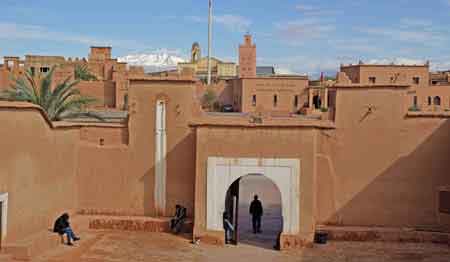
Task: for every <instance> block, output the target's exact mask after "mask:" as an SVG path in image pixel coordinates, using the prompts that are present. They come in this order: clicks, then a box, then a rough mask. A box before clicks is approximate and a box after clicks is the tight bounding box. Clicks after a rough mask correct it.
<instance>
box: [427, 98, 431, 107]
mask: <svg viewBox="0 0 450 262" xmlns="http://www.w3.org/2000/svg"><path fill="white" fill-rule="evenodd" d="M428 105H429V106H431V96H429V97H428Z"/></svg>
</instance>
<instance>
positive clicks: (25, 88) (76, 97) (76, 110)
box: [0, 67, 99, 121]
mask: <svg viewBox="0 0 450 262" xmlns="http://www.w3.org/2000/svg"><path fill="white" fill-rule="evenodd" d="M54 70H55V67H53V68H52V69H51V70H50V71H49V72H48V73H46V74H45V75H43V76H41V75H39V76H35V75H34V73H33V72H32V71H31V70H27V71H26V72H25V77H20V78H17V79H14V82H15V83H13V84H12V86H11V88H10V89H8V90H5V91H3V92H2V93H1V94H0V98H1V99H5V100H8V101H21V102H30V103H33V104H35V105H38V106H40V107H41V108H42V109H43V110H44V111H45V112H46V113H47V116H48V117H49V119H50V120H52V121H58V120H61V119H62V118H71V117H77V116H83V115H84V116H91V117H95V118H99V117H98V116H96V115H95V114H93V113H89V112H83V111H82V110H83V108H84V107H85V106H86V105H89V104H91V103H93V102H95V101H96V99H94V98H91V97H86V96H82V95H81V93H80V91H79V90H78V89H75V88H74V87H75V86H76V85H77V84H78V83H79V80H75V81H71V80H70V79H71V77H68V78H67V79H65V80H64V81H63V82H61V83H59V84H56V87H55V88H54V89H52V79H53V73H54ZM36 80H37V81H36Z"/></svg>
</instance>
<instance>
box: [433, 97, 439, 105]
mask: <svg viewBox="0 0 450 262" xmlns="http://www.w3.org/2000/svg"><path fill="white" fill-rule="evenodd" d="M433 104H434V105H435V106H440V105H441V98H440V97H439V96H436V97H434V99H433Z"/></svg>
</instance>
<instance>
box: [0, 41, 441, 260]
mask: <svg viewBox="0 0 450 262" xmlns="http://www.w3.org/2000/svg"><path fill="white" fill-rule="evenodd" d="M197 52H199V46H197V45H194V46H193V59H192V60H193V61H191V62H190V63H186V65H185V66H183V65H180V66H179V69H178V70H176V71H172V72H163V73H159V74H151V75H150V74H145V73H144V70H143V68H140V67H131V66H127V65H126V64H124V63H119V62H117V60H115V59H113V58H111V48H110V47H92V48H91V51H90V54H89V58H88V59H65V58H64V57H47V56H26V57H25V60H24V61H22V60H20V59H19V58H17V57H5V58H4V64H3V66H1V67H0V86H1V87H2V88H6V87H8V85H9V82H8V81H10V80H9V79H10V76H20V75H21V74H23V72H24V70H25V69H28V68H34V69H33V70H39V71H40V72H44V73H45V72H47V71H48V70H49V68H51V67H52V66H54V65H58V68H57V70H56V78H57V79H65V78H66V77H68V76H71V75H73V72H74V67H75V66H76V65H77V64H83V65H86V66H87V67H88V68H89V69H90V71H91V72H93V73H94V74H95V75H96V76H97V80H95V81H82V82H81V83H80V86H79V88H80V90H81V91H82V92H83V93H84V94H87V95H90V96H94V97H96V98H98V99H99V101H102V102H101V103H98V104H96V105H94V107H95V109H96V110H98V109H99V108H103V109H102V110H105V111H112V112H114V111H121V110H124V109H125V110H126V113H127V114H126V115H127V116H126V119H125V121H124V122H92V121H88V122H73V121H70V122H69V121H58V122H51V121H49V119H48V118H47V117H46V115H45V113H44V112H43V111H42V110H41V109H40V108H39V107H37V106H34V105H31V104H27V103H17V102H6V101H3V102H0V123H1V128H0V137H1V139H0V141H1V148H0V159H1V163H2V164H1V165H0V203H1V210H2V212H1V213H0V214H1V246H2V248H4V249H5V250H6V251H8V250H9V251H10V252H16V253H18V256H20V255H23V256H27V255H28V256H30V255H31V254H33V252H37V251H36V244H35V245H34V246H33V244H28V246H27V245H25V244H23V243H35V242H38V243H42V242H43V241H42V239H45V238H48V232H47V228H48V227H49V225H51V223H52V221H53V220H54V218H55V217H57V216H58V215H59V214H61V213H62V212H64V211H70V214H72V215H73V216H75V217H76V218H77V217H87V218H89V227H91V228H97V229H102V228H106V229H126V230H147V231H164V230H166V229H167V221H168V219H167V218H166V217H170V216H172V215H173V213H174V211H175V205H176V204H181V205H183V206H185V207H186V208H187V211H188V216H189V218H190V220H191V221H192V228H191V229H192V235H193V239H199V240H200V241H201V243H204V242H207V243H215V244H219V245H222V244H223V243H224V231H223V225H222V214H223V212H224V211H226V210H227V211H228V212H231V213H233V211H235V209H236V207H235V203H236V201H235V200H236V199H238V198H239V194H238V193H236V192H239V190H238V187H239V183H235V182H236V181H239V180H240V179H241V178H244V177H246V176H247V175H250V174H258V175H260V176H263V177H265V178H267V179H270V180H271V181H272V182H273V183H274V184H275V185H276V187H277V188H278V190H279V195H280V199H281V206H282V225H283V226H282V230H281V232H280V233H281V234H280V237H279V242H280V246H281V249H293V248H301V247H308V246H311V245H312V243H313V240H314V235H315V232H316V231H317V230H319V229H328V230H329V231H328V232H329V237H330V238H334V239H339V238H343V239H349V238H358V239H360V240H364V239H368V240H374V239H383V238H386V239H389V240H397V241H419V242H420V241H434V242H436V241H438V242H444V243H445V242H447V241H449V235H448V234H446V233H431V232H450V231H449V230H450V121H449V118H450V111H449V110H450V74H449V73H448V72H447V73H445V72H441V73H430V65H429V63H427V64H424V65H393V64H392V65H372V64H364V63H363V62H360V63H359V64H356V65H341V68H340V72H338V73H337V77H336V81H333V82H319V83H317V82H314V81H310V80H309V78H308V77H307V76H298V75H276V74H272V75H258V74H257V67H256V56H257V53H256V45H255V44H254V43H253V40H252V37H251V36H250V35H246V36H245V37H244V43H243V44H241V45H240V47H239V66H235V67H233V65H232V64H231V65H230V64H228V65H224V66H225V69H221V70H216V71H215V78H214V83H213V84H212V85H211V86H206V85H205V84H203V83H202V81H200V80H199V78H200V77H199V75H200V74H203V72H200V73H199V72H198V71H201V70H200V69H198V68H201V66H198V67H197V64H196V63H201V60H202V58H201V57H200V56H199V55H198V53H197ZM221 63H222V62H221V61H219V60H216V63H215V66H216V69H217V67H219V64H221ZM233 68H234V69H233ZM233 70H235V72H234V73H233ZM219 71H224V72H225V77H224V78H223V79H221V78H220V74H219V73H218V72H219ZM233 74H234V77H233ZM57 79H56V80H55V81H57ZM208 88H211V89H213V90H215V92H216V94H217V97H218V100H219V102H220V103H221V104H231V105H233V107H234V109H235V110H236V111H237V112H234V113H220V112H208V110H206V109H203V108H202V103H201V100H202V94H203V93H204V92H206V90H207V89H208ZM230 199H232V200H231V202H230ZM233 200H234V201H235V202H233ZM233 203H234V204H233ZM130 221H131V222H130ZM349 227H361V228H365V229H366V231H364V232H352V233H351V234H350V233H348V232H346V230H345V229H346V228H349ZM383 228H389V229H392V230H391V231H389V230H388V231H383V230H382V229H383ZM405 228H408V229H410V230H402V229H405ZM372 229H373V230H372ZM397 229H398V230H397ZM43 230H44V231H46V233H45V234H44V233H42V231H43ZM377 230H378V231H377ZM43 234H44V236H43ZM27 239H28V240H29V241H28V242H27V241H25V242H24V240H27ZM30 239H31V240H30ZM32 239H40V240H39V241H35V242H33V240H32ZM44 242H45V241H44ZM20 243H22V244H20ZM8 247H9V248H8ZM40 248H42V249H43V247H40Z"/></svg>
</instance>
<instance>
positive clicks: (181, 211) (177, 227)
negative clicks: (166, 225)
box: [170, 205, 187, 234]
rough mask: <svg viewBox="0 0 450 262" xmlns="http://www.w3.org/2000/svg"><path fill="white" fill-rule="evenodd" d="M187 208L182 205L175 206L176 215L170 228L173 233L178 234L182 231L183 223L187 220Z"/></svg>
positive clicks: (171, 221)
mask: <svg viewBox="0 0 450 262" xmlns="http://www.w3.org/2000/svg"><path fill="white" fill-rule="evenodd" d="M186 213H187V211H186V208H185V207H182V206H180V205H176V206H175V215H174V217H173V218H172V219H171V220H170V229H171V230H172V232H173V233H175V234H178V233H180V232H181V228H182V227H183V223H184V221H185V220H186V216H187V215H186Z"/></svg>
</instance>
